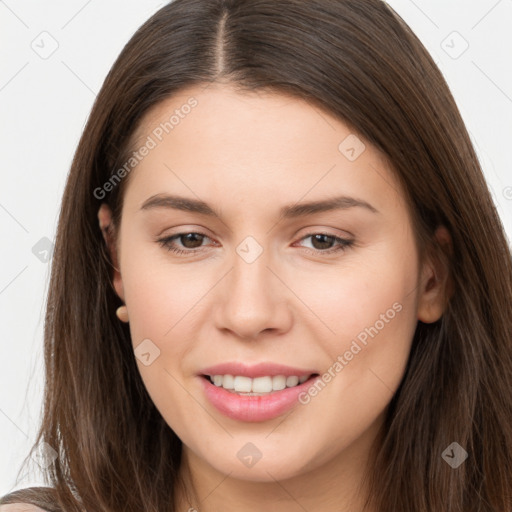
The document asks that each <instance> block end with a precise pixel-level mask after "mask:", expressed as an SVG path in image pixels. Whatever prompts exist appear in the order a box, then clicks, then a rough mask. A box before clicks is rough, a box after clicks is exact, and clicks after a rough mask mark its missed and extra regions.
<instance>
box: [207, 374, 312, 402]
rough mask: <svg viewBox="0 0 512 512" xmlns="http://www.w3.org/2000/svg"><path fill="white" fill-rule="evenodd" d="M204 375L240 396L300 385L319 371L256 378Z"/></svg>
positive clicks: (213, 382) (259, 394) (273, 392)
mask: <svg viewBox="0 0 512 512" xmlns="http://www.w3.org/2000/svg"><path fill="white" fill-rule="evenodd" d="M202 377H203V378H204V379H206V380H208V381H209V382H210V383H211V384H213V385H214V386H216V387H218V388H222V389H224V390H226V391H228V392H229V393H232V394H237V395H239V396H268V395H272V394H275V393H277V392H279V391H283V390H284V389H289V388H295V387H298V386H300V385H302V384H304V383H305V382H307V381H309V380H310V379H312V378H313V377H318V373H310V374H306V375H288V376H286V375H263V376H261V377H254V378H251V377H247V376H245V375H231V374H225V375H221V374H216V375H202Z"/></svg>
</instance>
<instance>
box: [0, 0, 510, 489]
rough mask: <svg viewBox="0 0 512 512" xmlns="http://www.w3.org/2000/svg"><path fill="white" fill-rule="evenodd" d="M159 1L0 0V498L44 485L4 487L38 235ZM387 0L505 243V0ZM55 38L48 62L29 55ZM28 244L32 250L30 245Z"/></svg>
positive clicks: (35, 353)
mask: <svg viewBox="0 0 512 512" xmlns="http://www.w3.org/2000/svg"><path fill="white" fill-rule="evenodd" d="M164 3H165V2H161V1H159V0H144V1H142V0H140V1H135V0H122V1H121V0H108V1H106V0H103V1H101V2H100V0H66V1H64V0H60V1H56V0H51V1H50V0H47V1H45V2H41V1H36V0H26V1H22V0H6V1H0V33H1V34H2V38H3V39H2V45H1V48H0V53H1V61H0V62H1V66H0V109H1V111H0V119H1V123H0V130H1V133H0V144H1V148H0V149H1V152H0V173H1V174H0V178H1V179H0V183H1V187H0V231H1V239H2V245H1V257H2V260H1V265H0V315H1V317H0V320H1V322H0V330H1V335H0V336H1V337H0V340H1V341H0V379H1V380H0V496H1V495H4V494H6V493H7V492H10V491H11V490H14V489H17V488H21V487H27V486H30V485H36V484H41V483H43V481H42V479H41V477H40V476H39V475H21V479H20V481H19V482H18V483H17V484H16V482H15V476H16V473H17V471H18V469H19V467H20V464H21V461H22V459H23V458H24V457H25V456H26V454H27V453H28V449H29V447H30V445H31V442H32V440H33V438H34V435H35V432H36V429H37V426H38V422H39V416H40V409H41V398H42V386H43V372H42V370H43V360H42V340H43V319H44V307H45V302H46V292H47V284H48V277H49V268H50V267H49V264H48V262H44V261H41V259H40V258H41V257H42V258H43V259H44V252H43V250H44V247H45V246H44V244H45V243H46V244H48V243H49V242H48V241H47V242H44V241H43V242H40V240H41V239H43V238H45V237H46V238H47V239H48V240H49V241H53V240H54V237H55V230H56V222H57V216H58V211H59V206H60V200H61V196H62V193H63V187H64V183H65V178H66V175H67V173H68V170H69V167H70V163H71V159H72V156H73V153H74V150H75V148H76V145H77V142H78V139H79V136H80V134H81V132H82V130H83V127H84V124H85V121H86V119H87V116H88V114H89V111H90V109H91V106H92V103H93V100H94V98H95V94H96V93H97V92H98V91H99V89H100V87H101V84H102V82H103V80H104V78H105V76H106V74H107V72H108V70H109V69H110V67H111V65H112V64H113V62H114V60H115V58H116V57H117V55H118V54H119V52H120V51H121V49H122V47H123V46H124V44H125V43H126V42H127V41H128V40H129V38H130V37H131V35H132V34H133V33H134V31H135V30H136V29H137V28H138V27H139V26H140V25H141V24H142V23H143V22H144V21H145V20H146V19H147V18H148V17H149V16H150V15H151V14H153V13H154V12H155V11H156V10H157V9H158V8H159V7H161V6H163V5H164ZM388 3H389V4H390V5H391V6H392V7H393V8H394V9H395V10H396V11H397V12H398V13H399V14H400V15H401V16H402V17H403V18H404V19H405V21H406V22H407V23H408V24H409V25H410V26H411V28H412V29H413V31H414V32H415V33H416V34H417V35H418V36H419V38H420V39H421V40H422V41H423V43H424V44H425V46H426V47H427V49H428V50H429V51H430V53H431V54H432V56H433V58H434V60H435V61H436V62H437V64H438V65H439V66H440V68H441V70H442V72H443V73H444V75H445V77H446V79H447V81H448V83H449V85H450V88H451V89H452V92H453V94H454V96H455V99H456V101H457V103H458V105H459V108H460V110H461V113H462V115H463V117H464V120H465V121H466V123H467V126H468V128H469V131H470V133H471V135H472V139H473V141H474V143H475V146H476V149H477V152H478V154H479V157H480V158H481V162H482V164H483V167H484V171H485V174H486V178H487V181H488V183H489V187H490V189H491V192H492V194H493V197H494V200H495V203H496V206H497V208H498V212H499V214H500V216H501V218H502V221H503V223H504V225H505V229H506V230H507V234H508V237H509V239H511V238H512V170H511V168H510V156H509V151H510V146H511V145H512V31H511V30H510V27H511V22H512V0H499V1H498V0H470V1H468V0H414V1H413V0H393V1H389V2H388ZM454 31H456V32H458V34H459V35H457V34H455V35H454V34H453V32H454ZM43 32H46V34H43V35H41V33H43ZM443 41H444V42H443ZM464 41H466V42H467V43H465V42H464ZM57 44H58V48H57V49H56V51H55V52H54V53H53V54H52V55H50V56H46V55H43V56H44V57H48V58H42V57H41V56H40V55H39V54H38V53H36V51H35V49H37V50H38V51H39V52H40V53H41V52H44V51H48V50H50V49H52V45H54V46H56V45H57ZM465 44H469V47H468V49H467V50H466V51H465V52H464V53H462V54H461V55H460V56H458V57H457V55H458V53H460V51H461V50H462V49H463V48H464V45H465ZM454 57H457V58H454ZM37 243H40V244H43V245H42V246H41V247H42V249H41V248H40V251H41V254H42V256H40V257H36V255H35V254H34V253H33V250H32V248H33V247H34V246H35V245H36V244H37ZM37 247H39V246H37Z"/></svg>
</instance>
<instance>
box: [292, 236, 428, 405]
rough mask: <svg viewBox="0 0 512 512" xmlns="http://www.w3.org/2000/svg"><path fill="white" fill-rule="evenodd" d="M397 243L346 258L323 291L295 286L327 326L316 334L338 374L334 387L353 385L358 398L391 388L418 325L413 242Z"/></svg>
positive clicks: (335, 270) (404, 363) (403, 362)
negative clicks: (339, 376)
mask: <svg viewBox="0 0 512 512" xmlns="http://www.w3.org/2000/svg"><path fill="white" fill-rule="evenodd" d="M396 246H397V242H396V241H395V242H393V243H392V242H389V243H386V244H381V246H379V247H376V248H375V250H372V251H368V252H367V253H366V256H365V258H360V259H357V260H356V258H355V257H354V258H353V259H348V258H347V265H346V266H344V267H343V268H340V269H334V270H333V272H332V274H331V275H330V276H329V279H326V280H325V282H327V283H329V285H328V287H324V288H323V290H324V291H323V292H321V291H320V290H321V289H320V288H319V285H318V282H317V283H316V284H313V281H311V282H310V283H309V286H304V287H303V288H302V289H301V291H300V293H302V296H303V297H305V302H307V303H308V304H309V305H311V309H312V310H314V311H315V312H318V317H320V318H321V319H322V321H323V323H324V324H325V325H326V326H328V328H329V331H330V334H329V333H327V335H325V334H324V335H322V336H321V337H320V336H317V339H318V343H319V346H321V348H322V349H323V351H324V352H325V353H327V354H328V361H330V362H328V363H327V368H326V370H328V371H329V370H330V372H331V377H332V375H336V376H337V375H341V374H343V377H342V378H338V379H336V380H337V381H338V385H335V386H333V388H338V389H340V390H341V389H343V390H345V391H346V389H347V388H348V387H351V386H354V385H355V384H357V386H354V387H357V393H358V394H359V395H361V397H362V396H363V395H365V394H366V395H368V396H370V395H371V394H372V390H375V387H377V388H379V387H381V388H387V391H389V390H393V391H394V390H395V388H396V387H397V386H398V384H399V382H400V380H401V377H402V375H403V372H404V370H405V365H406V362H407V359H408V355H409V352H410V348H411V343H412V338H413V336H414V331H415V328H416V324H417V272H418V267H417V260H416V253H415V250H414V245H412V244H411V245H407V246H405V245H404V244H402V245H401V248H402V250H401V251H397V250H396V249H395V247H396ZM313 286H314V288H313ZM308 290H309V294H308ZM318 330H319V328H318V329H317V331H318ZM322 332H327V330H326V329H323V331H322ZM328 379H329V375H326V380H328ZM332 380H335V379H332ZM387 391H386V393H387ZM386 393H385V394H386Z"/></svg>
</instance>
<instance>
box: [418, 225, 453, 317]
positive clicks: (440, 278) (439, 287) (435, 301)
mask: <svg viewBox="0 0 512 512" xmlns="http://www.w3.org/2000/svg"><path fill="white" fill-rule="evenodd" d="M434 237H435V241H434V243H433V246H432V247H431V248H430V250H429V256H428V257H427V258H426V260H425V262H424V265H423V268H422V271H421V278H420V282H419V286H420V293H419V297H418V320H420V321H422V322H424V323H433V322H437V320H439V319H440V318H441V316H442V315H443V313H444V311H445V309H446V306H447V304H448V301H449V299H450V297H451V296H452V295H453V287H452V282H451V277H450V259H451V255H452V252H453V251H452V241H451V236H450V233H449V232H448V230H447V229H446V228H445V227H444V226H440V227H438V228H437V230H436V232H435V235H434Z"/></svg>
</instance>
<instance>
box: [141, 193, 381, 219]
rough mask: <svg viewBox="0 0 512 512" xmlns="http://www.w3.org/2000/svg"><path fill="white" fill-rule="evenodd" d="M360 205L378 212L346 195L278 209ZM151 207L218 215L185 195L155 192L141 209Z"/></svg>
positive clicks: (291, 212)
mask: <svg viewBox="0 0 512 512" xmlns="http://www.w3.org/2000/svg"><path fill="white" fill-rule="evenodd" d="M354 207H361V208H365V209H367V210H369V211H371V212H372V213H379V211H378V210H377V209H376V208H375V207H374V206H372V205H371V204H370V203H368V202H366V201H363V200H362V199H356V198H354V197H348V196H338V197H333V198H331V199H325V200H321V201H310V202H307V203H296V204H293V205H287V206H283V207H282V208H281V209H280V217H282V218H285V219H290V218H296V217H303V216H306V215H314V214H315V213H320V212H326V211H330V210H346V209H348V208H354ZM153 208H170V209H175V210H182V211H187V212H194V213H200V214H202V215H208V216H210V217H214V216H215V217H219V218H221V216H220V213H219V212H218V211H216V210H215V209H214V208H213V207H212V206H210V205H209V204H208V203H205V202H204V201H201V200H199V199H191V198H187V197H181V196H175V195H167V194H157V195H154V196H151V197H150V198H149V199H147V200H146V201H144V203H143V204H142V206H141V208H140V209H141V210H150V209H153Z"/></svg>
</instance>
